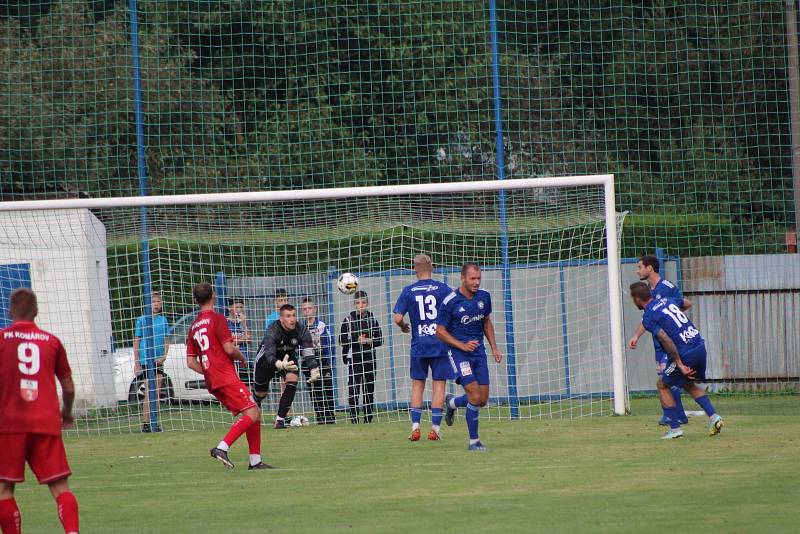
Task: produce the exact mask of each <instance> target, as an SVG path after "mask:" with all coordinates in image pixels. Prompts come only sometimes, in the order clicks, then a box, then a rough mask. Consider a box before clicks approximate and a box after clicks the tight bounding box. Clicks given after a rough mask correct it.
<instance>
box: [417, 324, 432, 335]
mask: <svg viewBox="0 0 800 534" xmlns="http://www.w3.org/2000/svg"><path fill="white" fill-rule="evenodd" d="M417 335H420V336H435V335H436V325H435V324H421V325H419V326H417Z"/></svg>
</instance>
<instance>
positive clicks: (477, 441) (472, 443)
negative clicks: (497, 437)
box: [469, 439, 481, 445]
mask: <svg viewBox="0 0 800 534" xmlns="http://www.w3.org/2000/svg"><path fill="white" fill-rule="evenodd" d="M480 442H481V440H479V439H471V440H469V444H470V445H475V444H476V443H480Z"/></svg>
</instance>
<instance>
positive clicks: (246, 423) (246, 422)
mask: <svg viewBox="0 0 800 534" xmlns="http://www.w3.org/2000/svg"><path fill="white" fill-rule="evenodd" d="M253 422H254V421H253V420H252V419H250V417H249V416H247V415H243V416H241V417H240V418H239V419H237V420H236V422H235V423H233V424H232V425H231V429H230V430H228V433H227V434H225V437H224V438H222V441H224V442H225V443H227V444H228V447H230V446H231V445H233V443H234V442H235V441H236V440H237V439H239V437H240V436H241V435H242V434H244V433H245V432H246V431H247V429H248V428H250V427H251V426H252V425H253ZM260 437H261V436H260V435H259V438H260Z"/></svg>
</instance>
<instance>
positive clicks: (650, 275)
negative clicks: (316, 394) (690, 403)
mask: <svg viewBox="0 0 800 534" xmlns="http://www.w3.org/2000/svg"><path fill="white" fill-rule="evenodd" d="M659 267H660V263H659V261H658V258H656V257H655V256H642V257H641V258H640V259H639V264H638V265H637V267H636V274H637V275H638V276H639V280H641V281H642V282H647V284H648V285H649V286H650V295H652V297H653V298H654V299H661V298H675V299H681V298H683V295H681V292H680V291H679V290H678V288H677V287H676V286H675V284H673V283H672V282H670V281H668V280H666V279H665V278H661V275H660V274H659V272H658V271H659ZM684 306H685V308H683V309H682V310H681V311H686V310H688V309H689V308H690V307H691V303H690V302H689V301H688V300H686V299H684ZM644 331H645V330H644V326H642V325H639V328H637V329H636V333H635V334H633V337H632V338H631V339H630V341H628V346H629V347H630V348H631V349H632V350H633V349H636V345H637V343H638V342H639V338H640V337H642V335H643V334H644ZM653 347H654V349H655V353H656V374H658V376H659V377H660V376H661V373H663V372H664V369H666V368H667V366H668V365H669V363H670V360H669V356H667V355H666V353H665V352H664V349H663V348H662V347H661V343H660V342H659V341H658V339H656V337H655V336H653ZM671 391H672V398H673V399H674V400H675V406H676V408H677V414H678V417H679V419H678V420H679V422H680V423H681V424H682V425H685V424H687V423H688V422H689V418H688V417H686V411H685V410H684V409H683V402H681V390H680V388H672V389H671ZM661 409H662V411H663V410H664V405H663V404H662V405H661ZM658 424H659V425H662V426H667V425H669V418H668V417H667V414H666V412H664V413H663V414H662V415H661V419H659V420H658Z"/></svg>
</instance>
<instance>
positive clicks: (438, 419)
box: [431, 408, 442, 428]
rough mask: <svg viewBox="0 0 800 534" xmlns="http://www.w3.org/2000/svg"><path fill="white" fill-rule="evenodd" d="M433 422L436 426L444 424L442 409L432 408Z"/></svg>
mask: <svg viewBox="0 0 800 534" xmlns="http://www.w3.org/2000/svg"><path fill="white" fill-rule="evenodd" d="M431 424H432V425H433V426H435V427H436V428H439V427H440V426H441V425H442V409H441V408H431Z"/></svg>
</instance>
